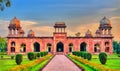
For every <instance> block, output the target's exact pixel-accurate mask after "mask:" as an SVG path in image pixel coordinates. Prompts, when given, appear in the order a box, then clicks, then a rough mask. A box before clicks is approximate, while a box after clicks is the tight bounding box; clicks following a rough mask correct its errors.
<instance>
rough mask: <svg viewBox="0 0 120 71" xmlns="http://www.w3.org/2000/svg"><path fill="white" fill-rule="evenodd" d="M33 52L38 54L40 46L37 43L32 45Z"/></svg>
mask: <svg viewBox="0 0 120 71" xmlns="http://www.w3.org/2000/svg"><path fill="white" fill-rule="evenodd" d="M34 52H40V44H39V43H38V42H35V43H34Z"/></svg>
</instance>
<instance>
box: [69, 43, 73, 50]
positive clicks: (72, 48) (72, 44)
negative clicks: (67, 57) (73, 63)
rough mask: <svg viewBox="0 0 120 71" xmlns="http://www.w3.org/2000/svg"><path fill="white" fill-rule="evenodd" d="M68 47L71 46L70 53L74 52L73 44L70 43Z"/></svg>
mask: <svg viewBox="0 0 120 71" xmlns="http://www.w3.org/2000/svg"><path fill="white" fill-rule="evenodd" d="M68 46H69V52H72V51H73V43H70V44H69V45H68Z"/></svg>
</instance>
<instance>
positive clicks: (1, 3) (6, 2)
mask: <svg viewBox="0 0 120 71" xmlns="http://www.w3.org/2000/svg"><path fill="white" fill-rule="evenodd" d="M10 6H11V1H10V0H0V10H1V11H3V10H4V8H5V7H10Z"/></svg>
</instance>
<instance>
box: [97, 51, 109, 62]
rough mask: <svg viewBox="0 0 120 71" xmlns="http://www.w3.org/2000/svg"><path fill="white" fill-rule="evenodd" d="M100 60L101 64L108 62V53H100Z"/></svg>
mask: <svg viewBox="0 0 120 71" xmlns="http://www.w3.org/2000/svg"><path fill="white" fill-rule="evenodd" d="M99 60H100V62H101V64H106V61H107V54H106V53H104V52H101V53H100V54H99Z"/></svg>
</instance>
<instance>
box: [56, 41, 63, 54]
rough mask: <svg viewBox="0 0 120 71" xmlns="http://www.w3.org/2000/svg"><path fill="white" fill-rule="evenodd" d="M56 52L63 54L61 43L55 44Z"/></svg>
mask: <svg viewBox="0 0 120 71" xmlns="http://www.w3.org/2000/svg"><path fill="white" fill-rule="evenodd" d="M56 51H57V52H64V44H63V43H62V42H58V43H57V48H56Z"/></svg>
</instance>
